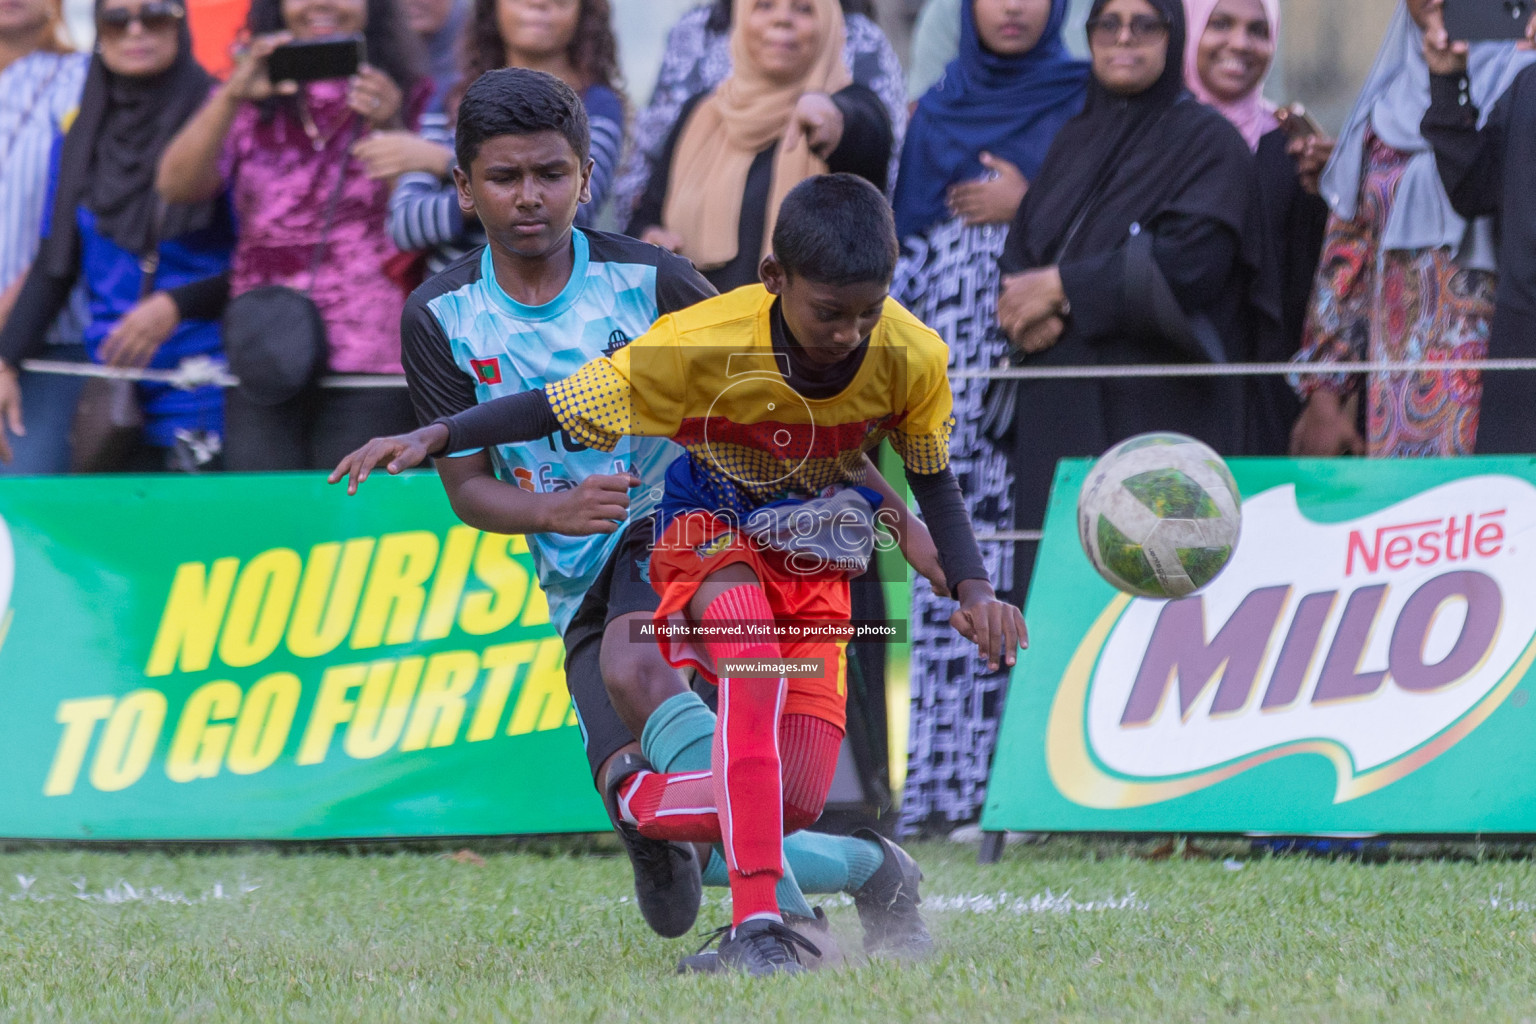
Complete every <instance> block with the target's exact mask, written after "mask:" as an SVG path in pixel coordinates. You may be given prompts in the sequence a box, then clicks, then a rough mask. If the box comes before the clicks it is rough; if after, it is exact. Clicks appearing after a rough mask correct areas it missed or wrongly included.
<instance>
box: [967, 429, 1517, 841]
mask: <svg viewBox="0 0 1536 1024" xmlns="http://www.w3.org/2000/svg"><path fill="white" fill-rule="evenodd" d="M1087 468H1088V466H1087V464H1086V463H1084V462H1072V463H1065V464H1063V465H1062V467H1061V469H1060V471H1059V473H1058V476H1057V479H1056V485H1055V490H1054V493H1053V497H1052V503H1051V510H1050V515H1049V518H1048V520H1047V523H1046V538H1045V542H1044V544H1043V545H1042V548H1041V552H1040V558H1039V562H1038V565H1037V568H1036V573H1035V585H1034V592H1033V594H1032V595H1031V599H1030V603H1029V609H1028V619H1029V627H1030V633H1031V638H1032V640H1033V645H1032V647H1031V649H1030V650H1029V652H1028V653H1027V655H1026V656H1025V657H1024V659H1023V660H1022V661H1021V664H1020V668H1019V670H1018V672H1017V673H1016V675H1015V678H1014V681H1013V684H1012V688H1011V690H1010V693H1009V696H1008V706H1007V712H1006V716H1005V718H1004V721H1003V723H1002V732H1001V736H1000V740H999V745H998V752H997V757H996V762H995V766H994V769H993V774H992V782H991V789H990V793H989V798H988V803H987V806H986V810H985V814H984V818H983V827H984V828H987V829H991V830H1002V829H1025V830H1048V831H1072V830H1095V831H1098V830H1102V831H1124V832H1135V831H1157V832H1169V831H1183V832H1279V833H1318V832H1321V833H1341V832H1343V833H1347V832H1387V833H1472V832H1525V833H1528V832H1536V741H1533V737H1536V707H1531V706H1529V704H1528V701H1527V698H1528V693H1529V689H1528V687H1527V685H1526V677H1527V673H1528V672H1529V670H1530V668H1531V663H1532V661H1533V660H1536V486H1533V482H1536V461H1533V460H1530V459H1523V458H1519V459H1516V458H1501V459H1464V460H1445V461H1436V460H1423V461H1394V462H1376V461H1360V460H1331V461H1326V462H1319V461H1301V462H1290V461H1282V460H1253V461H1246V462H1245V461H1242V460H1237V461H1235V462H1234V463H1233V465H1232V468H1233V471H1234V473H1235V474H1236V476H1237V480H1238V483H1239V484H1240V485H1241V488H1242V491H1243V494H1244V496H1245V504H1244V508H1243V532H1242V539H1241V542H1240V544H1239V546H1238V549H1237V551H1236V554H1235V555H1234V558H1233V560H1232V563H1231V565H1230V566H1229V567H1228V568H1227V570H1226V572H1225V573H1224V574H1223V575H1222V576H1220V577H1219V578H1218V579H1217V580H1216V581H1215V582H1214V583H1213V584H1212V585H1211V586H1210V587H1209V588H1208V589H1207V590H1206V591H1205V592H1204V593H1203V594H1200V595H1197V596H1194V597H1189V598H1185V599H1183V600H1179V601H1150V600H1139V599H1135V600H1133V599H1131V598H1129V597H1126V596H1124V595H1122V594H1118V593H1117V592H1116V591H1115V590H1113V589H1111V588H1110V587H1109V585H1108V584H1106V583H1105V582H1104V581H1103V580H1102V579H1100V578H1099V576H1098V575H1097V574H1096V573H1095V572H1094V571H1093V569H1092V568H1091V567H1090V565H1089V563H1088V560H1087V558H1086V557H1085V556H1084V554H1083V552H1082V550H1081V548H1080V547H1079V543H1078V538H1077V525H1076V519H1075V514H1076V505H1077V494H1078V489H1079V487H1080V486H1081V484H1082V481H1083V478H1084V476H1085V475H1086V473H1087Z"/></svg>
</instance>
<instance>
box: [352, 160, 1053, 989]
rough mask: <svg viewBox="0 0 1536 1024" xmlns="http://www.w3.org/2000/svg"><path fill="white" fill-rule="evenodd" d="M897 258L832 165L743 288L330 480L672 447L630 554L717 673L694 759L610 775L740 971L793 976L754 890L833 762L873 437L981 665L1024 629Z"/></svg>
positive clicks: (864, 190)
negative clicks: (980, 544)
mask: <svg viewBox="0 0 1536 1024" xmlns="http://www.w3.org/2000/svg"><path fill="white" fill-rule="evenodd" d="M896 255H897V243H896V233H895V227H894V224H893V222H892V217H891V213H890V209H889V207H888V206H887V205H886V203H885V200H884V197H882V196H881V195H880V193H879V192H878V191H876V190H875V189H874V188H873V187H872V186H870V185H869V184H868V183H867V182H864V181H863V180H862V179H858V178H855V177H852V176H849V175H826V176H822V177H817V178H811V179H809V180H807V181H805V182H802V183H801V184H800V185H798V186H797V187H796V188H795V189H794V190H792V191H791V192H790V194H789V195H788V196H787V197H786V198H785V200H784V203H783V205H782V207H781V209H780V211H779V216H778V221H777V224H776V226H775V229H774V233H773V253H772V255H770V256H768V257H766V258H765V259H764V261H763V264H762V268H761V274H762V280H763V284H762V285H756V286H750V287H746V288H742V289H738V290H737V291H734V292H731V293H730V294H728V295H723V296H720V297H718V298H714V299H708V300H706V301H704V302H701V303H699V304H697V305H695V306H693V307H691V308H689V309H686V310H683V311H681V312H678V313H674V314H672V315H670V316H666V317H663V318H662V319H661V320H659V321H658V322H657V323H656V325H655V326H654V327H653V328H652V329H651V330H650V331H649V332H647V333H646V334H644V335H642V336H641V337H639V338H637V339H635V340H634V341H633V342H631V343H630V345H628V346H627V347H625V348H623V349H620V350H619V351H617V352H615V353H613V354H612V355H611V356H607V357H604V358H601V359H596V360H593V361H592V362H589V363H587V364H586V365H584V366H583V367H582V368H581V369H579V370H577V371H576V372H575V373H574V374H572V375H571V376H570V377H567V378H566V379H565V380H563V381H560V382H559V383H557V384H552V385H549V386H548V387H546V388H545V389H543V390H541V391H531V392H524V393H522V394H517V395H512V396H509V397H506V398H501V399H497V400H496V401H492V402H487V403H485V404H483V405H480V406H478V407H476V408H474V409H470V410H468V411H466V412H463V413H460V414H458V415H457V416H453V417H450V418H444V419H441V420H438V421H437V422H435V423H433V424H431V425H429V426H427V427H424V428H422V429H421V430H419V431H416V432H414V433H412V434H407V435H402V436H400V437H394V438H381V439H376V440H374V441H372V442H370V443H369V444H368V445H366V446H365V447H364V448H362V449H359V450H358V451H357V452H354V453H353V454H352V455H350V456H348V457H347V459H345V460H343V462H342V463H341V464H340V465H339V466H338V467H337V470H336V473H335V474H334V476H337V477H339V476H340V475H343V474H348V475H351V477H352V478H353V485H354V486H355V484H356V483H358V482H361V480H363V479H366V477H367V475H368V473H369V472H370V471H371V470H372V469H374V468H375V467H377V466H379V465H381V464H387V468H388V469H389V471H390V472H392V473H396V472H400V471H402V470H404V469H406V468H409V467H410V466H414V465H417V464H419V463H421V462H422V461H424V460H425V459H426V458H428V457H429V456H431V455H436V454H443V453H445V452H455V451H462V450H465V449H470V448H475V447H480V446H487V445H493V444H510V443H517V442H524V441H533V440H536V439H539V438H543V437H545V436H547V435H549V434H552V433H557V432H559V431H562V430H563V431H565V432H566V435H567V436H569V437H571V438H572V439H573V440H574V441H576V442H577V443H579V444H583V445H588V446H591V447H594V448H598V449H611V448H612V447H613V446H614V445H615V444H616V443H617V442H618V440H619V439H620V438H621V437H624V436H650V437H665V438H670V439H671V440H673V441H675V442H677V443H678V444H679V445H681V446H682V447H683V449H684V450H685V452H686V455H684V456H683V457H681V458H679V459H678V460H677V461H676V462H674V463H673V464H672V467H671V468H670V470H669V471H668V473H667V481H666V488H665V494H664V496H663V497H662V503H661V511H660V515H659V517H658V531H659V539H658V540H657V541H656V543H655V546H654V551H653V554H652V559H651V580H652V583H653V585H654V586H655V588H656V590H657V591H658V592H659V594H660V596H661V604H660V608H659V609H658V611H657V612H656V614H655V619H654V623H655V625H656V627H657V633H658V635H659V636H660V637H661V638H662V639H661V644H662V650H663V652H664V653H665V654H666V656H667V659H668V660H669V661H670V662H672V663H673V664H674V665H678V666H680V667H681V666H689V667H692V668H695V669H697V670H698V671H699V672H700V673H701V674H702V675H703V676H704V678H705V679H707V680H708V681H710V682H712V683H715V684H717V685H718V687H719V718H718V723H717V726H716V731H715V746H714V756H713V759H712V770H711V771H709V772H683V773H673V774H670V775H669V774H660V773H657V772H654V771H651V770H650V767H649V765H648V764H647V763H646V762H645V761H644V759H643V758H639V757H633V758H631V759H630V761H629V762H628V763H626V764H624V765H619V766H616V768H615V769H613V770H612V771H611V772H610V776H609V786H610V788H611V789H612V790H613V792H614V793H615V795H616V796H617V799H618V804H619V807H620V810H621V813H622V814H623V815H624V817H625V819H626V820H628V821H630V822H632V823H634V824H636V825H637V826H638V827H639V829H640V831H641V832H642V834H644V835H647V836H650V837H652V838H658V839H661V838H665V839H670V840H674V841H684V842H717V843H720V844H722V846H723V847H724V850H725V855H726V863H727V866H728V869H729V877H730V887H731V895H732V903H733V927H732V928H731V930H730V932H729V934H728V936H727V937H726V938H725V939H724V940H723V941H722V943H721V946H720V951H719V960H720V963H721V964H723V965H725V966H728V967H734V968H736V969H740V970H745V971H747V972H749V973H752V974H769V973H776V972H795V971H798V970H800V969H801V967H800V962H799V956H798V953H797V946H804V945H805V941H804V940H803V939H802V938H801V937H800V936H799V935H797V934H796V933H795V932H792V931H790V930H788V929H787V928H785V927H784V926H783V925H782V923H781V921H780V917H779V913H778V909H777V906H776V904H775V901H774V888H775V886H776V884H777V882H778V879H779V877H780V876H781V874H782V863H783V851H782V839H783V835H784V833H785V832H786V831H793V830H795V829H797V828H803V827H805V826H806V825H808V824H810V823H811V822H813V821H814V820H815V819H816V817H817V816H818V815H819V814H820V812H821V808H822V805H823V803H824V802H825V800H826V795H827V790H828V788H829V787H830V785H831V781H832V774H833V771H834V769H835V766H836V757H837V750H838V746H839V743H840V741H841V738H842V732H843V723H844V679H843V647H844V645H845V642H846V634H845V633H843V634H839V633H838V632H837V629H836V627H837V626H838V625H839V624H846V623H847V620H848V616H849V612H848V589H847V580H848V578H849V577H850V576H851V575H856V574H857V573H858V572H860V571H862V567H863V565H864V564H866V563H867V558H868V556H869V552H870V548H871V547H872V538H873V520H874V518H875V514H874V510H875V507H876V506H877V505H878V504H879V503H880V496H879V495H878V494H877V493H875V492H873V491H868V492H866V491H865V490H864V488H863V484H864V483H865V482H866V478H865V474H866V467H867V465H868V463H867V461H866V459H865V456H866V454H867V453H868V452H871V451H873V450H874V449H875V448H876V447H877V446H878V445H879V444H880V442H881V441H883V440H887V439H889V440H890V442H891V444H892V446H893V447H894V448H895V450H896V452H897V453H898V454H899V455H900V456H901V458H902V461H903V463H904V465H905V468H906V475H907V480H908V483H909V485H910V486H911V488H912V491H913V494H914V496H915V497H916V498H917V501H918V505H919V507H920V508H921V510H922V511H923V513H924V516H925V518H926V520H927V524H928V528H929V531H930V532H931V533H932V535H933V540H934V543H935V545H936V546H937V548H938V552H939V558H940V561H941V563H942V565H943V571H944V577H945V579H946V580H947V581H948V582H949V584H950V586H951V589H952V592H953V594H954V596H955V597H956V598H957V599H958V601H959V609H958V610H957V611H956V613H955V616H954V619H953V622H954V624H955V626H956V628H957V629H958V630H960V631H961V632H962V633H963V634H964V635H966V636H967V637H969V638H970V639H972V640H974V641H975V642H976V643H977V645H978V647H979V648H980V649H981V653H982V655H983V656H984V657H985V658H986V659H987V661H988V663H989V665H990V667H991V668H992V669H994V670H996V669H998V668H1000V667H1001V666H1003V665H1005V664H1006V665H1012V664H1013V663H1014V661H1015V658H1016V651H1017V650H1018V649H1019V648H1020V647H1022V646H1023V645H1024V644H1025V642H1026V635H1025V630H1024V622H1023V617H1022V616H1021V615H1020V613H1019V611H1018V609H1017V608H1014V607H1012V606H1011V605H1007V604H1004V603H1003V602H1001V601H999V600H998V599H997V597H996V595H995V593H994V591H993V588H992V584H991V582H990V581H989V580H988V579H987V576H986V572H985V570H984V568H983V567H982V562H981V557H980V554H979V552H978V550H977V548H976V542H975V538H974V537H973V535H972V533H971V527H970V520H969V517H968V516H967V515H966V512H965V506H964V504H963V502H962V500H961V496H960V491H959V487H958V485H957V484H956V482H955V478H954V475H953V473H952V472H951V471H950V469H949V444H948V442H949V432H950V423H951V396H950V389H949V381H948V377H947V374H946V371H947V366H948V351H947V349H946V348H945V346H944V344H943V342H942V341H941V340H940V339H939V337H938V336H937V335H936V334H935V333H934V332H933V331H931V330H929V329H928V328H927V327H925V326H924V325H923V324H922V323H920V322H919V321H918V320H917V319H916V318H915V317H913V316H912V315H911V314H910V313H908V312H907V311H906V310H904V309H902V308H901V306H899V305H898V304H897V303H895V302H894V301H893V300H891V299H890V298H889V297H888V295H887V291H888V288H889V285H890V281H891V276H892V274H893V272H894V268H895V262H896ZM870 482H871V483H873V481H870ZM786 655H793V656H794V660H795V661H798V660H800V659H805V661H806V663H805V664H794V663H792V662H791V661H789V660H787V659H786V657H785V656H786ZM727 663H729V664H727Z"/></svg>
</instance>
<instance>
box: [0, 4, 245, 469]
mask: <svg viewBox="0 0 1536 1024" xmlns="http://www.w3.org/2000/svg"><path fill="white" fill-rule="evenodd" d="M213 81H214V80H213V78H212V77H211V76H209V74H208V73H207V72H206V71H204V70H203V68H202V67H201V66H200V65H199V64H198V63H197V61H196V59H195V58H194V57H193V56H192V37H191V35H190V34H189V32H188V30H187V20H186V10H185V9H184V8H183V7H182V6H181V5H180V4H179V3H169V2H165V0H97V3H96V53H95V55H94V56H93V58H92V60H91V65H90V70H89V72H87V74H86V79H85V90H84V95H83V96H82V97H81V100H80V110H79V113H78V115H77V116H76V117H75V119H74V123H73V125H72V126H71V127H70V129H69V134H68V135H67V136H65V138H64V140H63V144H62V146H61V147H60V148H59V150H58V157H57V160H56V161H55V169H54V180H53V205H52V209H51V212H50V214H49V216H48V218H47V221H46V223H45V229H44V233H43V240H42V246H41V248H40V249H39V251H38V255H37V259H36V261H35V262H34V263H33V264H32V268H31V270H30V271H29V272H28V274H27V277H26V283H25V284H24V285H23V286H22V290H21V294H20V295H19V296H18V298H17V300H16V308H15V310H14V311H13V312H12V314H11V316H10V319H9V320H7V321H6V323H5V327H4V329H3V330H0V361H3V362H4V363H5V364H7V365H12V366H14V365H17V364H18V363H19V362H20V361H21V360H23V359H26V358H28V357H30V356H32V355H34V354H35V353H36V351H37V346H38V345H39V344H40V343H41V342H42V340H43V338H44V336H45V335H46V333H47V330H48V325H49V324H50V323H51V322H52V321H53V319H54V317H55V316H57V315H58V313H59V311H60V310H61V309H62V308H63V307H64V304H65V302H66V301H67V300H68V297H69V293H70V289H71V288H72V287H73V286H74V284H75V282H76V281H79V280H83V281H84V282H85V286H86V293H87V298H88V306H89V316H88V319H87V322H86V324H85V331H84V338H83V340H84V342H85V349H86V352H87V354H88V355H89V356H90V357H91V359H92V360H93V361H94V362H97V363H105V364H107V365H110V366H121V367H144V366H148V367H151V368H154V369H172V368H174V367H176V366H177V365H178V364H179V363H180V362H181V361H182V360H184V359H188V358H191V357H194V356H206V357H210V358H221V356H220V352H221V347H222V346H221V337H220V332H219V325H218V324H217V323H216V322H215V319H214V318H216V317H217V316H218V313H219V311H220V307H221V306H222V302H223V299H224V296H225V295H226V294H227V292H228V284H227V281H226V280H225V278H224V276H223V275H224V274H225V273H226V272H227V271H228V269H229V257H230V250H231V248H232V246H233V244H234V223H233V220H232V218H231V214H230V209H229V203H228V201H227V200H226V199H225V198H224V197H223V196H221V195H220V196H214V197H211V198H210V199H209V200H207V201H204V202H196V203H168V204H167V203H161V202H160V201H159V200H158V199H157V198H156V196H155V189H154V181H155V166H156V163H157V162H158V161H159V159H160V154H161V152H162V151H163V150H164V149H165V146H166V143H167V142H168V141H169V140H170V138H171V136H173V135H175V134H176V132H177V130H178V129H179V128H180V127H181V126H182V124H183V123H184V122H185V121H186V120H187V119H188V118H189V117H191V116H192V113H193V112H194V111H195V110H197V108H198V107H199V106H200V105H202V103H203V100H204V99H205V98H206V97H207V95H208V91H209V89H210V88H211V87H212V85H213ZM146 267H151V268H153V269H152V270H150V271H148V272H146V270H145V268H146ZM146 273H147V275H148V276H146ZM5 376H6V375H5V374H3V373H0V378H3V377H5ZM135 390H136V393H137V399H138V404H139V406H140V410H139V411H140V412H141V413H142V414H143V429H142V431H141V435H140V437H139V440H138V443H137V445H136V446H135V447H134V448H133V450H132V451H130V452H127V453H115V456H116V457H114V458H112V459H110V460H109V459H108V458H107V455H106V454H105V453H96V456H95V457H92V456H88V455H86V454H83V453H82V452H81V451H80V450H79V449H77V450H76V451H75V453H74V457H75V462H76V463H77V465H80V466H81V468H95V469H109V468H110V469H130V470H135V471H141V472H158V471H162V470H167V469H171V470H182V471H188V472H190V471H196V470H199V469H207V468H212V467H213V466H214V465H216V461H217V458H218V453H219V451H220V438H221V436H222V434H223V426H224V397H223V394H222V393H221V392H220V391H219V389H218V388H216V387H204V388H197V389H195V390H192V391H181V390H178V389H176V388H173V387H171V386H170V385H168V384H160V383H151V382H143V383H140V384H139V385H138V386H137V388H136V389H135ZM18 400H19V399H18V396H17V395H16V394H15V392H14V389H11V388H8V387H6V386H5V384H4V381H3V380H0V409H4V410H6V411H7V412H11V413H16V414H19V412H20V411H21V410H18V409H17V408H16V402H17V401H18Z"/></svg>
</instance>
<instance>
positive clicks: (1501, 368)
mask: <svg viewBox="0 0 1536 1024" xmlns="http://www.w3.org/2000/svg"><path fill="white" fill-rule="evenodd" d="M1532 370H1536V359H1445V360H1441V361H1440V362H1397V361H1389V360H1383V361H1377V362H1366V363H1183V364H1176V365H1152V364H1148V365H1136V366H1025V367H1019V368H1009V369H998V370H958V371H955V372H953V373H951V374H950V375H949V376H950V378H951V379H952V380H1107V379H1116V378H1141V377H1291V376H1295V377H1342V376H1350V375H1354V374H1359V373H1384V374H1394V373H1396V374H1402V373H1469V372H1480V373H1481V372H1488V371H1493V372H1510V371H1513V372H1521V371H1523V372H1530V371H1532Z"/></svg>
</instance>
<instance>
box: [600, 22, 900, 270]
mask: <svg viewBox="0 0 1536 1024" xmlns="http://www.w3.org/2000/svg"><path fill="white" fill-rule="evenodd" d="M735 2H736V17H735V21H734V26H735V27H734V29H733V30H732V35H731V58H732V64H733V71H732V72H731V75H730V77H729V78H727V79H726V80H725V81H723V82H721V83H720V85H719V86H718V87H717V88H716V89H715V90H714V91H713V92H710V93H705V94H701V95H699V96H697V97H695V98H694V99H693V100H691V101H689V103H688V104H687V105H686V106H685V107H684V108H683V112H682V115H681V116H680V117H679V118H678V122H677V124H678V126H677V128H676V129H674V130H673V132H672V136H671V138H669V139H668V140H667V144H666V146H665V147H664V148H663V149H662V151H661V154H660V156H659V158H658V159H657V162H656V164H655V166H654V167H653V168H652V173H651V179H650V184H649V186H648V187H647V189H646V192H645V195H644V197H643V198H642V199H641V201H640V204H639V206H638V208H637V209H636V212H635V216H634V218H633V219H632V220H631V221H630V224H629V233H630V234H632V235H634V236H635V237H637V238H642V239H645V240H646V241H649V242H653V243H655V244H657V245H660V246H663V247H665V248H667V249H671V250H672V251H673V252H678V253H681V254H682V255H684V256H686V257H688V258H689V259H691V260H693V262H694V263H695V264H696V265H697V266H698V268H699V270H700V271H702V272H703V273H704V276H705V277H707V278H709V280H710V282H711V283H712V284H714V286H715V287H716V288H719V289H720V290H721V291H726V290H729V289H731V288H739V287H741V286H742V285H745V284H752V283H754V282H756V281H757V266H758V263H759V262H760V261H761V260H762V258H763V256H764V255H766V254H767V251H768V242H769V239H770V238H771V237H772V235H773V224H774V220H775V218H776V216H777V214H778V210H779V204H780V202H782V200H783V198H784V196H785V194H786V193H788V192H789V190H790V189H792V188H794V187H795V185H797V184H799V183H800V182H801V181H804V180H805V179H806V178H808V177H811V176H812V175H815V174H825V173H827V172H828V171H847V172H850V173H853V174H858V175H861V176H863V177H865V178H868V179H869V180H870V181H872V182H874V184H875V185H876V186H877V187H879V188H882V189H883V188H884V187H885V177H886V169H887V167H888V166H889V162H890V155H891V140H892V136H891V124H890V119H889V117H888V115H887V114H886V112H885V108H884V107H883V106H882V105H881V103H880V99H879V97H877V96H876V95H875V94H874V93H873V92H871V91H870V90H869V89H866V88H864V87H863V86H860V85H854V84H853V80H852V77H851V76H850V75H849V73H848V69H847V67H845V66H844V64H843V59H842V50H843V12H842V8H841V7H840V6H839V4H838V3H837V0H735Z"/></svg>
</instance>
